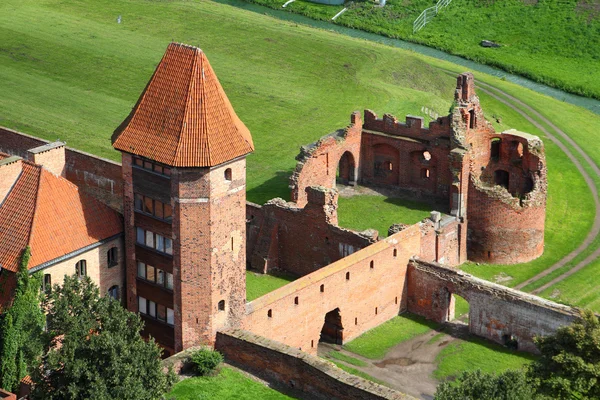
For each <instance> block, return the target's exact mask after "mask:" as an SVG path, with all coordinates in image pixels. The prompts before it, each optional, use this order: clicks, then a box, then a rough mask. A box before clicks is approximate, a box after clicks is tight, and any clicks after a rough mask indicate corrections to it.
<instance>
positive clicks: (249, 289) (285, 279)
mask: <svg viewBox="0 0 600 400" xmlns="http://www.w3.org/2000/svg"><path fill="white" fill-rule="evenodd" d="M293 280H294V278H292V277H291V276H286V275H277V276H274V275H266V274H258V273H256V272H252V271H246V300H247V301H252V300H254V299H257V298H259V297H260V296H262V295H264V294H267V293H269V292H272V291H273V290H275V289H278V288H280V287H282V286H284V285H286V284H288V283H290V282H291V281H293Z"/></svg>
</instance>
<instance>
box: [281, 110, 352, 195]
mask: <svg viewBox="0 0 600 400" xmlns="http://www.w3.org/2000/svg"><path fill="white" fill-rule="evenodd" d="M361 129H362V119H361V117H360V114H359V113H358V112H355V113H353V114H352V115H351V116H350V125H349V126H348V127H347V128H345V129H340V130H339V131H336V132H333V133H331V134H329V135H327V136H324V137H322V138H321V139H319V140H318V141H317V142H315V143H311V144H309V145H306V146H302V147H301V148H300V154H298V156H296V160H297V161H298V163H297V164H296V169H295V171H294V173H293V174H292V177H291V178H290V189H291V191H292V193H291V198H292V201H293V202H295V203H296V204H297V205H298V207H304V205H305V204H306V202H307V198H306V188H307V187H309V186H323V187H327V188H334V187H335V185H336V171H337V170H338V166H339V168H340V178H341V179H342V180H344V182H343V183H345V184H350V185H354V184H356V182H357V181H358V179H359V175H360V165H359V164H360V137H361Z"/></svg>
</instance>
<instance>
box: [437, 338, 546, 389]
mask: <svg viewBox="0 0 600 400" xmlns="http://www.w3.org/2000/svg"><path fill="white" fill-rule="evenodd" d="M534 359H535V356H533V355H531V354H529V353H523V352H518V351H514V350H509V349H507V348H506V347H503V346H500V345H498V344H495V343H492V342H489V341H487V340H484V339H481V338H477V337H471V338H470V339H469V340H462V339H457V340H455V341H454V342H452V343H450V344H449V345H448V346H446V347H445V348H444V349H443V350H442V351H441V352H440V354H438V356H437V359H436V362H437V364H438V366H437V369H436V370H435V372H434V373H433V376H434V377H435V378H436V379H445V378H453V377H456V376H457V375H458V374H459V373H460V372H462V371H473V370H476V369H481V370H482V371H484V372H494V373H498V372H502V371H505V370H507V369H516V368H520V367H522V366H523V365H525V364H527V363H529V362H531V361H532V360H534Z"/></svg>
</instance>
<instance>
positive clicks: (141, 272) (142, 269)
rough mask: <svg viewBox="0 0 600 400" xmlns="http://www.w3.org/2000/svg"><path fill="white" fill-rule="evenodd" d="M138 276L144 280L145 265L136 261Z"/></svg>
mask: <svg viewBox="0 0 600 400" xmlns="http://www.w3.org/2000/svg"><path fill="white" fill-rule="evenodd" d="M138 276H139V277H140V278H144V279H146V264H144V263H143V262H139V261H138Z"/></svg>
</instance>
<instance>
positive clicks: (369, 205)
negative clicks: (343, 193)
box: [338, 195, 434, 237]
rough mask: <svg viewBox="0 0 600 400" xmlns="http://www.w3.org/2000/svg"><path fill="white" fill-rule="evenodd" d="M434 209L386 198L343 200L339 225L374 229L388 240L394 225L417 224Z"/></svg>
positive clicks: (371, 197)
mask: <svg viewBox="0 0 600 400" xmlns="http://www.w3.org/2000/svg"><path fill="white" fill-rule="evenodd" d="M433 209H434V207H433V206H431V205H429V204H425V203H419V202H416V201H411V200H404V199H397V198H387V197H383V196H368V195H357V196H353V197H349V198H344V197H340V199H339V208H338V220H339V221H338V222H339V225H340V226H343V227H345V228H350V229H354V230H358V231H363V230H365V229H369V228H373V229H376V230H377V231H379V236H380V237H386V236H387V233H388V228H389V227H390V226H392V225H393V224H397V223H403V224H415V223H417V222H419V221H421V220H423V219H424V218H427V217H428V216H429V215H430V212H431V211H432V210H433Z"/></svg>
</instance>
